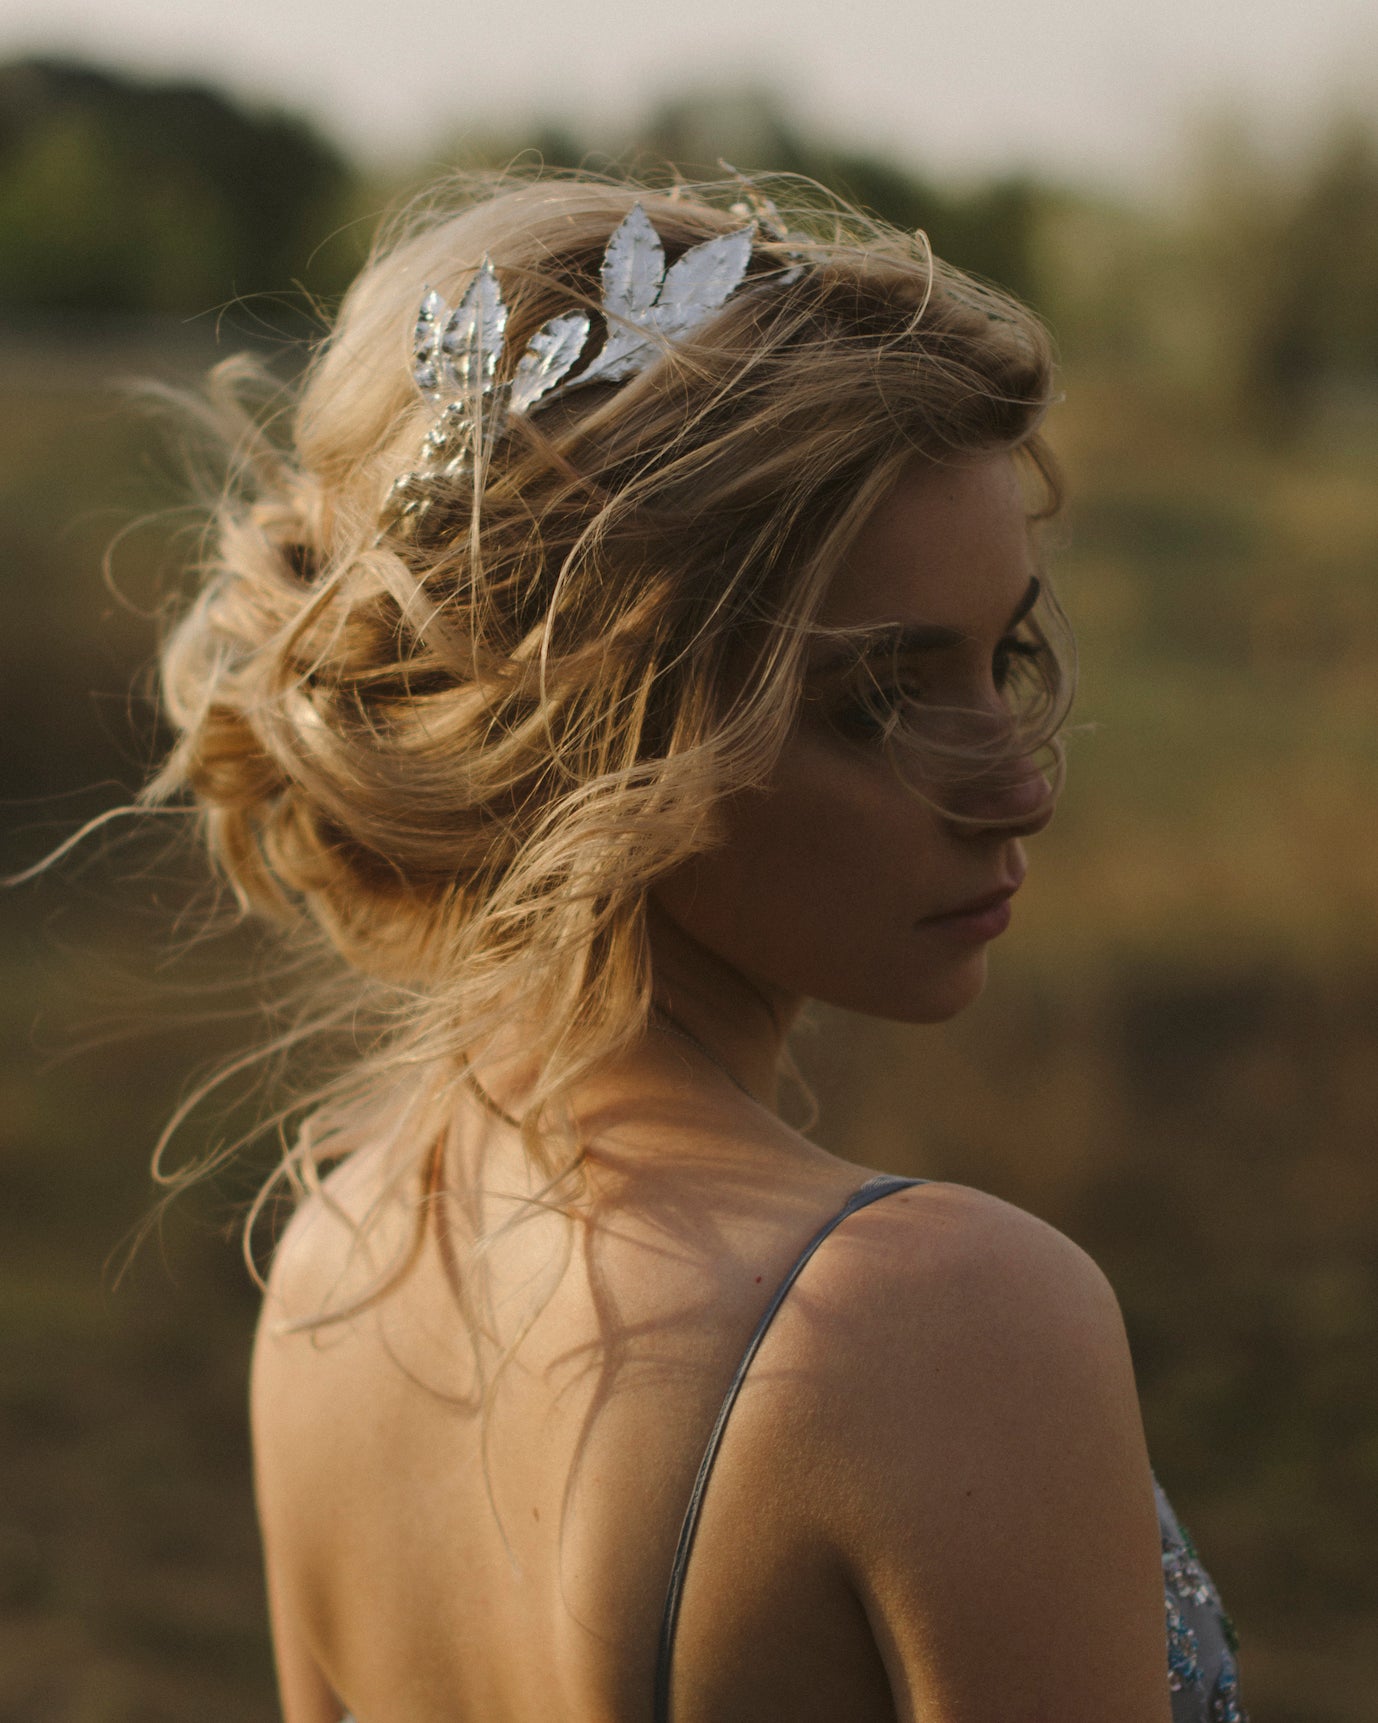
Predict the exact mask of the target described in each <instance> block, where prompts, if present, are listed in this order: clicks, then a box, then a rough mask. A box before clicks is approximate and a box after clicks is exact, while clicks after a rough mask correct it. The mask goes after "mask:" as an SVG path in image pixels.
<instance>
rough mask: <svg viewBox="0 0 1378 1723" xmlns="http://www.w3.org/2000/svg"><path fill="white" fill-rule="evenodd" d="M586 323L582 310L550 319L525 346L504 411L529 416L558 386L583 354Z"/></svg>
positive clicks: (586, 338)
mask: <svg viewBox="0 0 1378 1723" xmlns="http://www.w3.org/2000/svg"><path fill="white" fill-rule="evenodd" d="M588 336H589V320H588V317H587V315H586V314H585V313H584V312H582V311H571V312H569V313H567V314H566V315H565V316H563V317H552V318H551V319H550V320H549V321H548V322H546V323H543V324H542V325H541V327H540V328H539V329H538V330H537V331H536V333H535V334H534V335H533V336H532V337H531V340H530V341H529V343H528V344H527V349H526V352H525V353H523V354H522V356H521V359H520V360H519V361H518V363H517V369H516V371H515V372H514V373H513V377H512V382H511V386H510V388H509V389H508V394H507V407H508V411H509V412H512V413H529V412H530V411H531V409H532V407H534V406H535V405H536V403H537V402H538V401H539V400H540V399H541V397H542V396H543V395H546V394H548V393H549V392H550V390H552V389H553V388H554V387H555V385H556V384H557V383H559V382H560V381H561V380H562V379H563V378H564V376H565V375H566V373H567V372H568V371H569V369H570V367H571V366H572V365H573V364H574V362H575V361H576V360H577V359H578V357H579V355H580V354H581V353H582V352H583V351H584V343H585V342H586V341H587V340H588Z"/></svg>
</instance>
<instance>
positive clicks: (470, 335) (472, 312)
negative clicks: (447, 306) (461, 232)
mask: <svg viewBox="0 0 1378 1723" xmlns="http://www.w3.org/2000/svg"><path fill="white" fill-rule="evenodd" d="M506 328H507V307H506V305H504V304H503V299H502V290H501V288H500V287H499V286H498V278H497V276H496V275H495V274H494V272H493V265H492V264H491V263H490V262H489V261H488V259H487V258H486V257H485V258H484V260H483V263H482V264H481V266H480V268H479V270H478V273H477V274H476V275H475V276H474V279H473V280H472V281H471V282H470V283H469V286H468V288H467V290H466V291H465V294H464V297H463V299H461V300H460V302H459V304H458V305H457V306H456V307H455V309H454V310H453V311H452V312H451V313H450V315H449V317H448V318H447V319H446V320H445V325H444V328H443V330H442V332H441V336H440V366H439V369H440V376H441V384H442V387H444V388H446V389H448V390H450V391H452V392H453V393H455V394H457V395H461V396H470V397H471V398H472V393H473V391H474V389H475V386H477V389H478V391H479V393H480V394H487V393H488V391H489V390H490V389H491V388H492V385H493V378H494V376H495V375H496V372H497V366H498V358H499V356H500V355H501V353H502V344H503V333H504V331H505V330H506Z"/></svg>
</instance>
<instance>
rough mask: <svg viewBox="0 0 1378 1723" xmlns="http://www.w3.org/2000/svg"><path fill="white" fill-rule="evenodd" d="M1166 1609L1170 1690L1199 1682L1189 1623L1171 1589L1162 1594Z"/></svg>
mask: <svg viewBox="0 0 1378 1723" xmlns="http://www.w3.org/2000/svg"><path fill="white" fill-rule="evenodd" d="M1164 1602H1165V1605H1166V1608H1167V1684H1168V1686H1169V1688H1170V1689H1171V1690H1172V1692H1174V1693H1180V1692H1181V1691H1182V1689H1183V1688H1184V1687H1199V1686H1200V1684H1201V1679H1202V1677H1201V1653H1200V1649H1199V1647H1198V1646H1197V1643H1196V1634H1195V1632H1194V1630H1193V1629H1192V1626H1191V1623H1190V1622H1189V1621H1188V1620H1187V1618H1186V1616H1185V1615H1184V1614H1183V1613H1182V1606H1181V1604H1180V1603H1179V1602H1178V1601H1177V1599H1176V1597H1175V1596H1174V1595H1173V1594H1172V1592H1170V1591H1169V1592H1168V1593H1166V1595H1165V1598H1164Z"/></svg>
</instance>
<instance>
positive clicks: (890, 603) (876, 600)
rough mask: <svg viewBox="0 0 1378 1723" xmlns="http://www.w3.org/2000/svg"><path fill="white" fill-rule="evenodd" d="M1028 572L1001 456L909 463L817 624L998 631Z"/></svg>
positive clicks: (1017, 498) (1014, 495)
mask: <svg viewBox="0 0 1378 1723" xmlns="http://www.w3.org/2000/svg"><path fill="white" fill-rule="evenodd" d="M1036 572H1037V565H1036V561H1035V556H1034V548H1033V542H1032V534H1031V530H1030V520H1029V514H1028V509H1027V506H1026V502H1025V497H1024V492H1023V487H1022V485H1021V482H1020V476H1019V472H1018V469H1017V467H1016V465H1015V462H1014V458H1013V457H1012V456H1011V455H1010V454H1008V453H1006V452H1004V451H1001V452H999V453H996V454H987V455H978V456H974V457H969V458H966V459H963V460H960V461H954V462H953V463H951V464H948V465H944V466H938V465H937V464H935V463H934V462H932V461H928V460H922V459H919V458H917V457H916V458H915V459H914V460H912V461H910V462H909V463H908V464H907V465H906V466H905V467H904V468H902V469H901V471H900V474H899V476H898V478H897V479H896V481H895V483H894V485H893V486H892V487H891V488H890V490H889V491H888V492H887V493H886V494H885V495H884V496H883V497H882V498H881V500H880V502H879V503H877V505H876V507H875V508H874V509H873V510H872V512H871V514H870V515H869V517H868V518H867V519H866V521H865V522H864V523H863V525H862V527H861V530H860V531H859V533H858V534H857V536H856V538H855V539H854V540H853V543H852V546H851V549H850V550H849V551H848V553H847V555H846V557H845V558H844V559H843V562H842V565H841V567H840V568H839V569H838V571H837V574H836V575H835V576H834V578H833V581H832V584H831V586H830V587H829V590H828V594H827V597H826V599H825V600H824V604H823V608H822V611H821V613H820V616H819V621H820V622H821V623H823V624H824V625H825V626H829V627H845V628H867V629H869V628H872V627H876V628H884V629H886V630H888V631H892V632H893V631H898V630H903V629H914V628H930V629H946V630H951V631H953V632H955V633H957V634H959V635H963V636H966V635H971V634H979V633H984V632H987V631H988V630H990V629H991V628H996V629H999V630H1003V629H1004V628H1005V627H1007V626H1008V624H1009V618H1010V616H1011V614H1012V613H1013V612H1015V610H1016V609H1017V608H1018V606H1019V604H1020V601H1021V600H1022V599H1023V598H1024V597H1025V595H1026V593H1027V592H1028V590H1029V584H1030V581H1031V580H1032V579H1033V578H1034V577H1035V575H1036Z"/></svg>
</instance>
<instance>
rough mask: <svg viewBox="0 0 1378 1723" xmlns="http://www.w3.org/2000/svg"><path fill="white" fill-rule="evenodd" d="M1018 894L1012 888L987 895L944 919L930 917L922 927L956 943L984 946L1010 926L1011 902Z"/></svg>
mask: <svg viewBox="0 0 1378 1723" xmlns="http://www.w3.org/2000/svg"><path fill="white" fill-rule="evenodd" d="M1018 890H1019V887H1018V886H1017V885H1009V886H1004V887H1002V888H1001V889H1000V890H999V891H992V892H987V893H986V895H985V896H984V897H979V898H974V899H973V900H972V901H971V902H970V903H965V904H962V905H961V906H960V907H959V908H957V909H951V910H948V911H947V912H946V913H945V914H943V915H926V916H924V918H923V920H922V921H920V922H919V926H920V927H926V928H932V929H933V931H934V932H935V933H946V934H951V935H952V936H953V937H954V938H956V939H965V940H970V941H971V942H972V943H973V944H977V945H980V944H983V943H984V942H985V941H986V940H988V939H996V938H998V937H999V935H1000V934H1002V933H1003V932H1004V931H1005V929H1006V928H1007V927H1008V926H1009V925H1010V918H1011V914H1012V911H1011V909H1010V899H1011V898H1012V897H1013V896H1014V894H1015V892H1016V891H1018Z"/></svg>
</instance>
